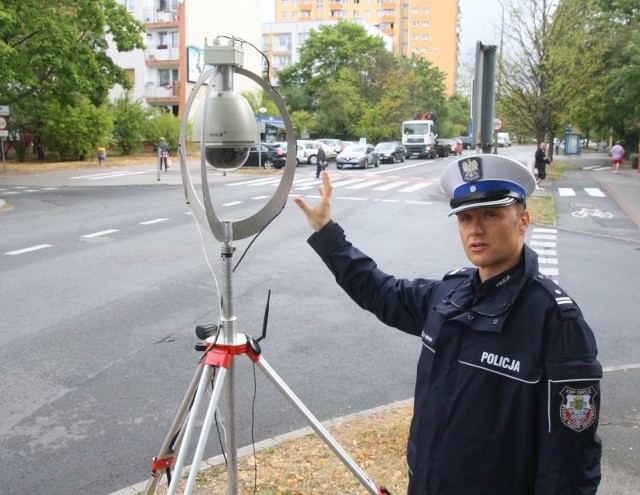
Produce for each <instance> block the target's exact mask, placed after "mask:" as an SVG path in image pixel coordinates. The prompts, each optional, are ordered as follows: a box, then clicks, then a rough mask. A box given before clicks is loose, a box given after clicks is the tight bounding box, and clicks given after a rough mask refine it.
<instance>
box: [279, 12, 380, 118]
mask: <svg viewBox="0 0 640 495" xmlns="http://www.w3.org/2000/svg"><path fill="white" fill-rule="evenodd" d="M392 57H393V55H392V54H391V53H389V52H388V51H387V50H386V48H385V46H384V42H383V41H382V39H381V38H379V37H377V36H371V35H369V34H367V32H366V30H365V29H364V28H363V27H362V26H361V25H359V24H356V23H353V22H347V21H340V22H338V23H337V24H332V25H324V26H321V27H320V28H319V29H318V30H312V31H311V33H310V34H309V38H308V39H307V40H306V41H305V43H304V44H303V45H302V46H301V47H300V60H299V61H298V62H297V63H296V64H293V65H291V66H289V67H287V68H285V69H283V70H281V71H280V72H279V73H278V81H279V85H280V90H281V91H282V94H283V96H284V98H285V99H286V101H287V103H288V104H289V106H290V107H291V108H292V109H293V110H307V111H309V112H312V113H315V111H316V110H317V108H318V106H319V104H320V101H321V100H322V99H323V98H324V92H325V91H326V89H327V86H328V85H329V84H330V82H331V81H332V80H333V78H334V76H335V75H336V74H337V73H338V72H339V71H340V70H341V69H343V68H347V67H348V68H349V69H350V70H351V71H352V74H353V75H354V77H355V81H357V85H356V86H357V89H358V91H359V92H360V93H361V94H362V95H363V97H364V98H365V100H366V99H367V98H368V97H369V96H370V95H371V94H378V95H379V91H378V92H377V93H376V87H375V83H376V82H377V75H378V74H379V72H380V71H381V70H384V69H385V68H386V67H389V65H390V64H391V60H392ZM342 77H344V76H342ZM355 81H354V83H355Z"/></svg>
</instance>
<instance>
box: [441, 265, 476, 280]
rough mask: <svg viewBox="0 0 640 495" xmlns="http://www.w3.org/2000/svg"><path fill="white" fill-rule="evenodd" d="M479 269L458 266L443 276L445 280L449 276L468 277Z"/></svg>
mask: <svg viewBox="0 0 640 495" xmlns="http://www.w3.org/2000/svg"><path fill="white" fill-rule="evenodd" d="M477 270H478V269H477V268H475V267H469V266H467V267H462V268H456V269H455V270H451V271H450V272H449V273H447V274H445V276H444V277H442V279H443V280H446V279H448V278H451V277H468V276H469V275H472V274H474V273H475V272H476V271H477Z"/></svg>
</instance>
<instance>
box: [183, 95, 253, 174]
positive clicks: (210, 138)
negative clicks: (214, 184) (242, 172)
mask: <svg viewBox="0 0 640 495" xmlns="http://www.w3.org/2000/svg"><path fill="white" fill-rule="evenodd" d="M256 125H257V124H256V118H255V116H254V115H253V111H252V110H251V107H250V106H249V103H247V100H245V99H244V98H243V97H242V96H240V95H238V94H237V93H234V92H233V91H219V92H214V93H213V94H211V95H209V96H208V97H207V98H206V99H205V100H204V101H203V103H201V104H200V106H199V107H198V110H197V111H196V115H195V119H194V125H193V140H194V141H197V142H199V143H200V146H201V147H202V146H204V150H205V158H206V160H207V163H208V164H209V165H211V166H212V167H213V168H216V169H220V170H232V169H235V168H239V167H241V166H242V165H244V163H245V162H246V161H247V158H248V157H249V149H250V148H251V146H252V145H253V144H254V142H255V139H256V135H257V127H256Z"/></svg>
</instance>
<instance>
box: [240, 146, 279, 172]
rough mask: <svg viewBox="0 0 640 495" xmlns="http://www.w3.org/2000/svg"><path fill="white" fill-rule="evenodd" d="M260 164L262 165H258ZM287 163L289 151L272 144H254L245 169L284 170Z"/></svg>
mask: <svg viewBox="0 0 640 495" xmlns="http://www.w3.org/2000/svg"><path fill="white" fill-rule="evenodd" d="M258 163H260V165H259V164H258ZM286 163H287V150H286V149H284V148H282V147H281V146H273V145H271V144H254V145H253V146H252V147H251V149H250V150H249V157H248V158H247V161H246V162H245V163H244V165H243V166H244V167H258V166H260V167H262V168H282V167H284V166H285V164H286Z"/></svg>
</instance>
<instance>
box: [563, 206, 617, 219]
mask: <svg viewBox="0 0 640 495" xmlns="http://www.w3.org/2000/svg"><path fill="white" fill-rule="evenodd" d="M571 216H572V217H576V218H587V217H597V218H613V213H609V212H608V211H600V210H598V208H581V209H580V210H578V211H572V212H571Z"/></svg>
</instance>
